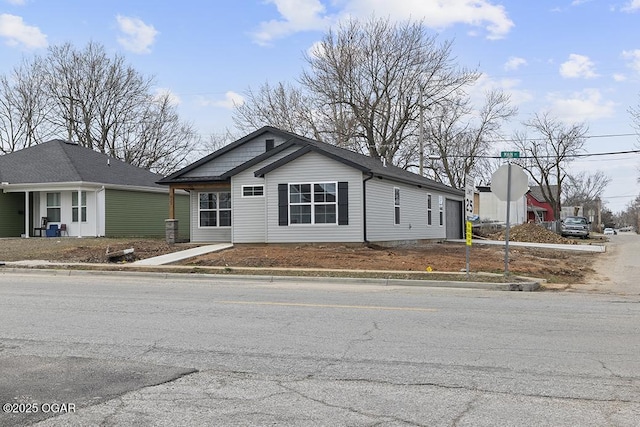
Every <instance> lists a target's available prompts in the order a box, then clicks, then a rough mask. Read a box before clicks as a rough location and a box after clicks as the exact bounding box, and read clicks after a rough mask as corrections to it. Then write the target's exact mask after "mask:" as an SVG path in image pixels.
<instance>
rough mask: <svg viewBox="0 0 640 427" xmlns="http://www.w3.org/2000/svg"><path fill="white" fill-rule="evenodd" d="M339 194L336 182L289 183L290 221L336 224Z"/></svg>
mask: <svg viewBox="0 0 640 427" xmlns="http://www.w3.org/2000/svg"><path fill="white" fill-rule="evenodd" d="M337 195H338V191H337V184H336V183H335V182H320V183H305V184H289V223H290V224H336V223H337V218H338V215H337V211H338V197H337Z"/></svg>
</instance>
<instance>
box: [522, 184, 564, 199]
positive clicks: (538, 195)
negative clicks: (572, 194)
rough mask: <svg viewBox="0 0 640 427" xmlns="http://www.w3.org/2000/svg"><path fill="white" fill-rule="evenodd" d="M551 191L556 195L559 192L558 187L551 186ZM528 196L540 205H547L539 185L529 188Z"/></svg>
mask: <svg viewBox="0 0 640 427" xmlns="http://www.w3.org/2000/svg"><path fill="white" fill-rule="evenodd" d="M549 190H551V192H552V193H554V194H555V192H556V191H558V186H557V185H550V186H549ZM528 194H529V195H531V197H533V198H534V199H536V200H537V201H538V202H540V203H547V201H546V200H545V199H544V196H543V195H542V188H540V186H539V185H536V186H531V187H529V193H528Z"/></svg>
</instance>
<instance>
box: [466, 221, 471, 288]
mask: <svg viewBox="0 0 640 427" xmlns="http://www.w3.org/2000/svg"><path fill="white" fill-rule="evenodd" d="M466 232H467V280H469V258H470V252H471V239H472V235H473V225H472V224H471V221H467V229H466Z"/></svg>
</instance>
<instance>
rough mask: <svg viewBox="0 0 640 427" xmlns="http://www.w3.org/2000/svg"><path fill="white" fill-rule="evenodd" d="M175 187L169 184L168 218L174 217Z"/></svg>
mask: <svg viewBox="0 0 640 427" xmlns="http://www.w3.org/2000/svg"><path fill="white" fill-rule="evenodd" d="M175 199H176V189H175V188H174V186H173V185H170V186H169V219H175V218H176V203H175Z"/></svg>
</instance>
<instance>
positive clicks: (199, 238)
mask: <svg viewBox="0 0 640 427" xmlns="http://www.w3.org/2000/svg"><path fill="white" fill-rule="evenodd" d="M209 191H210V192H213V193H218V192H220V191H221V190H220V189H219V188H216V189H212V190H207V189H198V190H193V191H191V193H190V194H191V202H190V203H191V241H192V242H231V227H200V217H199V215H200V214H199V211H198V204H199V201H200V199H199V196H198V193H206V192H209ZM233 209H234V202H233V200H231V213H232V214H233ZM231 226H233V218H231Z"/></svg>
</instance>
